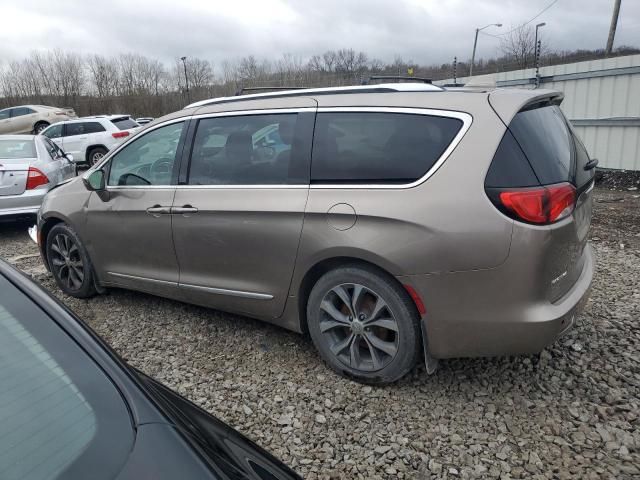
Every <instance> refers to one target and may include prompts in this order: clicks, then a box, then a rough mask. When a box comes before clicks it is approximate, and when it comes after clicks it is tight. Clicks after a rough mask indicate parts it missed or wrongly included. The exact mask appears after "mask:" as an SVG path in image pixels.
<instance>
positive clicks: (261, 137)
mask: <svg viewBox="0 0 640 480" xmlns="http://www.w3.org/2000/svg"><path fill="white" fill-rule="evenodd" d="M312 128H313V116H312V115H311V114H308V115H305V114H304V113H300V114H299V113H276V114H264V115H262V114H252V115H242V116H224V117H212V118H203V119H202V120H200V121H199V122H198V128H197V130H196V134H195V138H194V140H193V148H192V152H191V163H190V166H189V181H188V183H189V185H299V184H307V183H308V181H309V153H310V148H309V147H310V140H311V129H312Z"/></svg>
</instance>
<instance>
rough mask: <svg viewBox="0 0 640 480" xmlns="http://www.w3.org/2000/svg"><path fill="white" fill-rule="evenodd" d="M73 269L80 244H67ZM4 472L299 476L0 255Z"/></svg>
mask: <svg viewBox="0 0 640 480" xmlns="http://www.w3.org/2000/svg"><path fill="white" fill-rule="evenodd" d="M58 242H59V248H60V251H61V252H62V251H65V252H67V265H68V268H73V261H74V258H75V257H74V255H78V251H77V250H76V251H75V252H74V251H68V250H65V248H66V247H65V245H67V244H66V243H65V242H66V240H65V237H64V235H63V234H61V236H60V238H59V239H58ZM0 352H1V353H0V369H1V370H2V388H1V389H0V414H1V417H0V418H2V419H3V421H2V435H1V436H0V478H2V479H6V480H10V479H45V478H51V479H53V478H77V479H80V478H92V479H94V480H102V479H112V478H118V479H120V480H126V479H141V478H153V479H158V480H162V479H175V478H181V479H214V478H215V479H219V478H234V479H248V480H261V479H264V480H285V479H288V480H295V479H298V478H299V477H298V476H297V475H296V474H295V473H294V472H293V471H292V470H290V469H289V468H288V467H286V466H285V465H284V464H282V463H281V462H280V461H279V460H277V459H276V458H274V457H273V456H272V455H270V454H269V453H267V452H266V451H264V450H263V449H261V448H260V447H258V446H257V445H255V444H254V443H253V442H251V441H250V440H248V439H247V438H245V437H243V436H242V435H240V434H239V433H238V432H236V431H235V430H233V429H232V428H231V427H229V426H228V425H226V424H224V423H223V422H221V421H220V420H218V419H216V418H214V417H212V416H211V415H209V414H208V413H206V412H205V411H204V410H202V409H200V408H199V407H197V406H195V405H194V404H192V403H190V402H189V401H187V400H186V399H184V398H183V397H181V396H179V395H178V394H177V393H175V392H173V391H171V390H169V389H168V388H167V387H165V386H163V385H161V384H159V383H158V382H156V381H154V380H153V379H151V378H149V377H147V376H145V375H144V374H142V373H140V372H137V371H134V370H133V369H131V368H130V367H128V366H127V365H126V364H125V363H124V362H123V361H122V360H121V359H120V358H119V357H118V356H117V355H116V353H115V352H113V351H111V350H110V349H109V348H108V347H107V346H106V345H105V343H104V342H103V341H102V340H101V339H100V338H99V337H98V336H97V335H96V334H95V333H94V332H93V331H91V330H90V329H89V327H87V326H86V325H85V324H84V323H82V321H81V320H79V319H78V318H76V317H74V316H73V315H72V314H71V313H70V312H69V311H68V310H67V309H66V308H64V307H63V306H62V305H61V304H60V303H58V302H57V301H56V300H54V299H53V297H51V296H50V295H49V294H47V293H46V292H45V291H44V290H42V289H41V288H39V287H38V286H37V285H36V284H35V283H33V282H32V281H30V280H29V279H27V278H26V277H25V276H23V275H21V274H20V273H19V272H18V271H16V270H14V269H13V268H11V267H10V266H9V265H8V264H7V263H5V262H3V261H0Z"/></svg>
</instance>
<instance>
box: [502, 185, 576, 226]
mask: <svg viewBox="0 0 640 480" xmlns="http://www.w3.org/2000/svg"><path fill="white" fill-rule="evenodd" d="M492 190H493V191H492V193H493V194H492V195H490V197H491V199H492V201H493V202H494V203H496V206H497V207H498V208H500V210H502V211H503V212H504V213H506V214H507V215H509V216H510V217H511V218H514V219H516V220H520V221H523V222H527V223H535V224H537V225H545V224H548V223H553V222H557V221H558V220H561V219H563V218H565V217H567V216H568V215H571V212H573V209H574V208H575V206H576V189H575V187H574V186H573V185H571V184H570V183H558V184H555V185H547V186H545V187H530V188H506V189H492Z"/></svg>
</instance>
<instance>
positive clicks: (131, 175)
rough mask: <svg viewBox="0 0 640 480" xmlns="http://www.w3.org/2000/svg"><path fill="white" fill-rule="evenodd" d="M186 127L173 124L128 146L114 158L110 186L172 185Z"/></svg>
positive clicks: (111, 165)
mask: <svg viewBox="0 0 640 480" xmlns="http://www.w3.org/2000/svg"><path fill="white" fill-rule="evenodd" d="M183 127H184V122H179V123H171V124H169V125H165V126H163V127H159V128H156V129H154V130H151V131H150V132H148V133H146V134H145V135H143V136H142V137H140V138H137V139H135V140H134V141H133V142H131V143H129V144H128V145H126V146H125V147H124V148H123V149H122V150H120V151H119V152H118V153H116V154H115V155H114V156H113V157H112V158H111V162H110V167H109V180H108V182H107V185H109V186H149V185H171V181H172V178H173V171H174V166H175V165H176V156H177V152H178V144H179V143H180V137H181V135H182V130H183Z"/></svg>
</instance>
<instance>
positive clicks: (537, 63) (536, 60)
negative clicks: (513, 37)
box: [533, 22, 546, 88]
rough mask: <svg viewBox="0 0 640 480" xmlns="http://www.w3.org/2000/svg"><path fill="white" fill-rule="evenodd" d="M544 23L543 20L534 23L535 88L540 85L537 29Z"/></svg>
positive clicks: (539, 46)
mask: <svg viewBox="0 0 640 480" xmlns="http://www.w3.org/2000/svg"><path fill="white" fill-rule="evenodd" d="M545 25H546V23H545V22H542V23H539V24H537V25H536V42H535V43H534V44H533V46H534V47H535V49H536V52H535V55H534V59H535V67H536V88H538V86H540V51H541V47H542V40H538V29H539V28H540V27H544V26H545Z"/></svg>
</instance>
